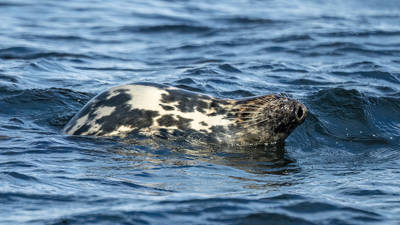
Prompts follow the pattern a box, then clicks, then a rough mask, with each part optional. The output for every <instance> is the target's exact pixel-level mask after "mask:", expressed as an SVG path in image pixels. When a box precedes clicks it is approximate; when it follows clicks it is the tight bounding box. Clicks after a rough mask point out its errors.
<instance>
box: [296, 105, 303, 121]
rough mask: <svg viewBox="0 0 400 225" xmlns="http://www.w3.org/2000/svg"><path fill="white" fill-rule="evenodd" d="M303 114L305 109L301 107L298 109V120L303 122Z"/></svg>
mask: <svg viewBox="0 0 400 225" xmlns="http://www.w3.org/2000/svg"><path fill="white" fill-rule="evenodd" d="M303 114H304V112H303V108H302V107H299V108H298V109H297V119H299V120H301V118H302V117H303Z"/></svg>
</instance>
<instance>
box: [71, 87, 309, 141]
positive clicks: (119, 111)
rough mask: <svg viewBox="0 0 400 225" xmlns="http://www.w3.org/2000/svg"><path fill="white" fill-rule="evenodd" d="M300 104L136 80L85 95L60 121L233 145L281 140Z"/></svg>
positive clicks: (298, 119) (104, 132)
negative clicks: (214, 94) (229, 96)
mask: <svg viewBox="0 0 400 225" xmlns="http://www.w3.org/2000/svg"><path fill="white" fill-rule="evenodd" d="M306 111H307V110H306V107H305V106H304V105H303V104H301V103H298V102H297V101H294V100H292V99H289V98H286V97H279V96H276V95H268V96H261V97H255V98H249V99H243V100H232V99H216V98H213V97H210V96H207V95H202V94H198V93H194V92H190V91H185V90H181V89H178V88H175V87H170V86H164V85H159V84H152V83H137V84H131V85H123V86H118V87H114V88H111V89H109V90H107V91H105V92H103V93H101V94H99V95H97V96H96V97H94V98H93V99H92V100H91V101H89V102H88V103H87V104H86V105H85V106H84V107H83V109H82V110H81V111H80V112H78V113H77V114H76V115H75V116H74V117H73V118H72V119H71V121H70V122H69V123H68V124H67V125H66V126H65V128H64V131H65V133H66V134H70V135H89V136H119V137H123V138H124V137H131V136H132V137H133V136H135V135H144V136H148V137H162V138H165V139H174V140H175V139H179V138H182V139H184V140H192V141H199V142H207V143H225V144H233V145H260V144H271V143H278V142H283V141H284V139H285V138H286V137H287V136H288V135H289V134H290V132H292V131H293V129H294V128H295V127H296V126H297V125H299V124H300V123H302V122H303V121H304V118H305V116H306Z"/></svg>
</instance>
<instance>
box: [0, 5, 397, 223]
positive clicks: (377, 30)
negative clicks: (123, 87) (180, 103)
mask: <svg viewBox="0 0 400 225" xmlns="http://www.w3.org/2000/svg"><path fill="white" fill-rule="evenodd" d="M399 68H400V2H399V1H397V0H386V1H380V0H374V1H372V0H358V1H347V0H331V1H318V0H306V1H300V0H295V1H278V0H277V1H274V0H269V1H267V0H266V1H257V0H238V1H233V0H232V1H231V0H220V1H211V0H204V1H195V0H189V1H180V0H174V1H167V0H153V1H147V0H146V1H145V0H143V1H128V0H115V1H97V0H91V1H78V0H71V1H50V0H48V1H46V0H42V1H25V0H19V1H17V0H15V1H10V0H9V1H7V0H6V1H4V0H3V1H0V224H20V223H27V224H296V225H298V224H399V223H400V170H399V167H400V152H399V151H400V70H399ZM138 81H152V82H156V83H167V84H171V85H175V86H179V87H182V88H187V89H190V90H194V91H198V92H202V93H205V94H210V95H213V96H217V97H232V98H240V97H246V96H252V95H261V94H269V93H280V92H285V93H287V94H289V95H290V96H292V97H294V98H296V99H298V100H300V101H301V102H303V103H304V104H305V105H307V107H308V108H309V110H310V114H309V116H308V118H307V120H306V121H305V123H304V124H303V125H302V126H301V127H299V128H297V129H296V130H295V132H294V133H293V134H292V135H291V136H290V137H289V138H288V139H287V141H286V146H285V149H284V150H285V153H284V154H275V155H273V156H270V155H269V154H270V153H268V152H263V151H255V150H251V149H249V150H248V151H237V152H235V151H233V150H230V149H225V150H221V151H208V152H207V151H191V150H189V149H181V150H177V149H168V148H163V147H160V148H154V147H151V146H138V145H133V144H126V143H121V142H119V141H115V140H104V139H100V138H98V139H96V138H78V137H68V136H65V135H63V134H62V133H61V129H62V127H63V126H64V125H65V124H66V122H67V121H68V119H69V118H71V116H72V115H74V113H76V112H77V111H78V110H79V109H80V108H81V107H82V106H83V105H84V103H86V102H87V101H88V100H89V99H90V98H91V97H93V96H94V95H95V94H96V93H98V92H100V91H102V90H105V89H106V88H108V87H111V86H114V85H119V84H126V83H131V82H138Z"/></svg>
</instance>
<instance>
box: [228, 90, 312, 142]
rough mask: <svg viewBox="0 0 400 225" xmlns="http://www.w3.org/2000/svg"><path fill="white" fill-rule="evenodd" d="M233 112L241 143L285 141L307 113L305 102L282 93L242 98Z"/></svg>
mask: <svg viewBox="0 0 400 225" xmlns="http://www.w3.org/2000/svg"><path fill="white" fill-rule="evenodd" d="M232 112H233V115H232V118H235V126H234V129H233V130H235V131H236V134H235V142H237V143H239V144H240V145H247V144H252V145H260V144H277V143H281V142H283V141H284V140H285V139H286V137H287V136H289V134H290V133H291V132H292V131H293V130H294V129H295V128H296V127H297V126H298V125H300V124H301V123H303V121H304V120H305V118H306V116H307V108H306V107H305V106H304V105H303V104H301V103H300V102H297V101H295V100H293V99H290V98H287V97H283V96H278V95H266V96H260V97H255V98H251V99H247V100H239V101H237V102H236V103H235V106H234V107H233V110H232Z"/></svg>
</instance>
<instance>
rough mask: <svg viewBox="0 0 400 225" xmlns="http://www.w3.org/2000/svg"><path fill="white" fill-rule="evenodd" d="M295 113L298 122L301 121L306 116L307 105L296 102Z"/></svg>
mask: <svg viewBox="0 0 400 225" xmlns="http://www.w3.org/2000/svg"><path fill="white" fill-rule="evenodd" d="M295 115H296V119H297V121H298V122H299V123H301V122H303V121H304V119H305V118H306V116H307V107H306V106H305V105H303V104H301V103H297V105H296V110H295Z"/></svg>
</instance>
